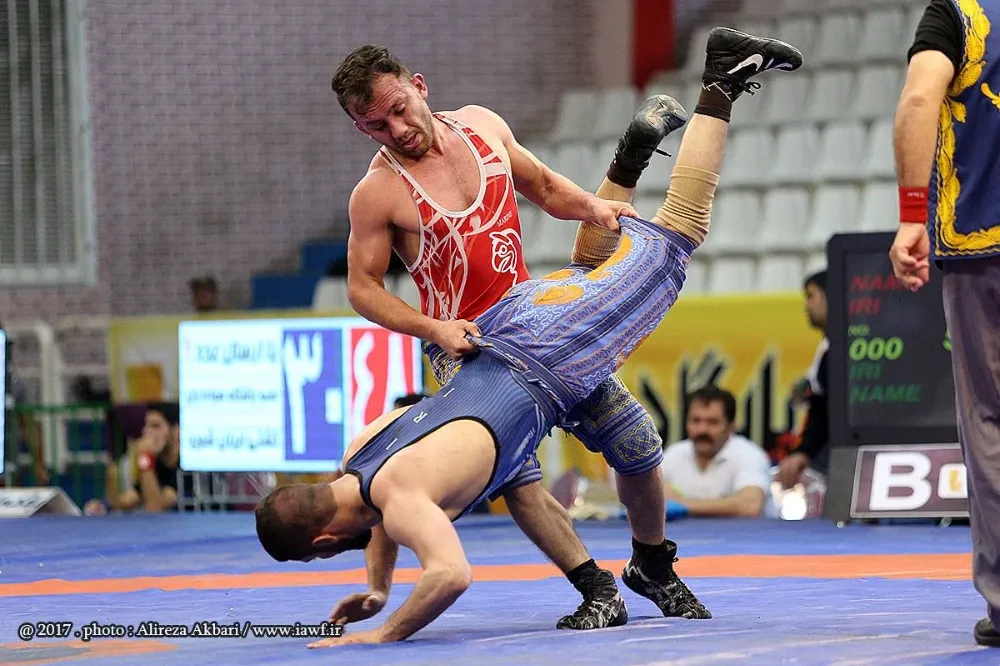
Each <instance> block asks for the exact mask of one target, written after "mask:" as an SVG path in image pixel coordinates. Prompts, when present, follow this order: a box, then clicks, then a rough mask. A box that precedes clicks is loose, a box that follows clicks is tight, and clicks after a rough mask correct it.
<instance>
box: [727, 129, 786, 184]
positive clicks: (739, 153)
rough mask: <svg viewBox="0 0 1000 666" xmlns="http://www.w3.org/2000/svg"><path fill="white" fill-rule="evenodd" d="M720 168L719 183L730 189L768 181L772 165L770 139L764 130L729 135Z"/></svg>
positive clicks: (771, 143) (751, 130)
mask: <svg viewBox="0 0 1000 666" xmlns="http://www.w3.org/2000/svg"><path fill="white" fill-rule="evenodd" d="M731 137H732V138H731V139H730V140H729V145H728V146H727V148H726V160H725V162H724V164H723V166H722V175H721V178H722V182H725V183H726V184H727V185H730V186H740V185H744V186H750V185H762V184H765V183H767V182H768V171H769V167H770V166H771V165H772V164H773V154H772V153H773V151H774V136H773V135H772V134H771V132H770V131H768V130H765V129H748V130H742V131H739V132H735V131H734V132H733V133H732V134H731Z"/></svg>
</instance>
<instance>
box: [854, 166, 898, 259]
mask: <svg viewBox="0 0 1000 666" xmlns="http://www.w3.org/2000/svg"><path fill="white" fill-rule="evenodd" d="M860 220H861V223H860V225H859V226H860V229H859V231H894V230H895V229H896V228H897V227H898V226H899V193H898V190H897V189H896V183H895V182H892V181H889V182H880V183H871V184H869V185H867V186H866V187H865V189H864V193H863V194H862V195H861V215H860ZM886 251H888V249H887V250H886Z"/></svg>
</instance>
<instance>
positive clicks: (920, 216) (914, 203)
mask: <svg viewBox="0 0 1000 666" xmlns="http://www.w3.org/2000/svg"><path fill="white" fill-rule="evenodd" d="M928 190H929V188H926V187H901V188H899V221H900V222H904V223H911V224H927V193H928Z"/></svg>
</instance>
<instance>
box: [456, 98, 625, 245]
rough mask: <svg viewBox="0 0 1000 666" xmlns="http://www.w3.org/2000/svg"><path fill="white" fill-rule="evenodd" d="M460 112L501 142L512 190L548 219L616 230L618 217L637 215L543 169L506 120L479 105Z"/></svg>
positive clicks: (618, 203) (623, 204) (541, 164)
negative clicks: (574, 221)
mask: <svg viewBox="0 0 1000 666" xmlns="http://www.w3.org/2000/svg"><path fill="white" fill-rule="evenodd" d="M462 112H463V113H465V114H468V115H469V116H470V117H475V118H476V119H478V120H479V124H481V125H483V126H485V127H487V128H488V129H489V130H490V133H491V134H493V135H494V136H496V137H497V139H498V140H499V141H501V142H502V143H503V146H504V148H505V149H506V150H507V154H508V155H509V156H510V171H511V176H512V178H513V180H514V188H515V189H516V190H517V191H518V192H520V193H521V194H522V195H524V197H525V198H526V199H528V200H529V201H531V202H532V203H534V204H536V205H537V206H538V207H539V208H541V209H542V210H544V211H545V212H546V213H548V214H549V215H551V216H552V217H554V218H557V219H560V220H583V221H585V222H593V223H595V224H600V225H601V226H603V227H607V228H609V229H618V216H619V215H637V213H636V212H635V210H633V209H632V207H631V206H630V205H629V204H627V203H622V202H617V201H607V200H605V199H601V198H600V197H598V196H597V195H595V194H591V193H590V192H587V191H586V190H584V189H583V188H581V187H580V186H579V185H577V184H576V183H574V182H573V181H571V180H570V179H569V178H566V177H565V176H563V175H561V174H558V173H556V172H555V171H553V170H552V169H550V168H549V167H547V166H546V165H545V164H543V163H542V162H541V160H539V159H538V158H537V157H536V156H535V155H533V154H532V153H531V151H529V150H528V149H527V148H525V147H524V146H522V145H521V144H520V143H518V141H517V139H516V138H515V137H514V133H513V132H512V131H511V129H510V127H509V126H508V125H507V123H506V121H504V119H503V118H501V117H500V116H499V115H497V114H496V113H494V112H493V111H490V110H489V109H487V108H485V107H481V106H467V107H464V108H463V109H462Z"/></svg>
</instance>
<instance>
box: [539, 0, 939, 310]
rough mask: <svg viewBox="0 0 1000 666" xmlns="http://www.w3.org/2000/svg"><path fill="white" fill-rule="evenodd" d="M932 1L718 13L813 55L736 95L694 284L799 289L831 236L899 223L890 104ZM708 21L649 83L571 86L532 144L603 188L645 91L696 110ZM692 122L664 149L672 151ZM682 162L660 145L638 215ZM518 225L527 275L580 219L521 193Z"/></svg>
mask: <svg viewBox="0 0 1000 666" xmlns="http://www.w3.org/2000/svg"><path fill="white" fill-rule="evenodd" d="M925 7H926V1H924V0H744V1H743V3H742V8H739V9H738V10H737V11H736V13H734V14H733V15H731V16H729V17H728V18H726V17H718V18H715V19H713V23H712V25H729V26H732V27H734V28H737V29H740V30H745V31H747V32H752V33H756V34H761V33H764V34H766V35H768V36H772V37H777V38H779V39H784V40H786V41H789V42H791V43H793V44H795V45H796V46H798V47H799V48H800V49H801V50H802V52H803V55H804V57H805V61H806V64H805V67H803V69H802V70H801V71H799V72H796V73H794V74H785V73H782V72H774V73H772V74H767V75H765V76H762V77H761V78H760V82H761V84H762V85H763V89H762V90H761V91H759V92H758V94H757V95H754V96H751V95H744V96H743V97H742V98H741V99H740V100H739V101H738V102H737V103H736V108H735V109H734V114H733V121H732V123H731V126H730V136H729V142H728V144H727V148H726V161H725V164H724V166H723V169H722V183H721V185H720V187H719V191H718V193H717V194H716V199H715V204H714V207H713V212H712V230H711V233H710V235H709V240H708V241H707V242H706V243H705V245H704V246H703V247H702V248H700V249H699V251H698V254H697V255H696V257H695V260H694V261H693V262H692V264H691V266H690V268H689V276H688V281H687V284H686V286H685V291H686V292H705V293H745V292H754V291H758V292H759V291H785V290H797V289H800V288H801V282H802V278H803V277H804V276H805V275H806V274H807V273H809V272H812V271H814V270H817V269H818V268H821V267H822V266H823V265H824V264H825V255H824V252H825V248H826V243H827V241H828V240H829V238H830V236H831V235H832V234H835V233H838V232H850V231H880V230H891V229H892V228H893V227H894V226H895V219H896V216H897V211H896V205H897V204H896V193H895V169H894V164H893V154H892V130H893V127H892V122H893V113H894V111H895V106H896V102H897V100H898V98H899V92H900V90H901V89H902V85H903V80H904V76H905V67H906V52H907V50H908V48H909V45H910V43H911V42H912V40H913V35H914V31H915V30H916V27H917V23H918V22H919V20H920V17H921V16H922V14H923V10H924V8H925ZM710 28H711V25H702V26H698V27H697V28H695V29H694V30H692V31H690V40H689V43H688V44H687V45H686V46H684V47H683V48H682V50H681V53H682V54H686V57H684V59H683V61H682V62H681V63H680V64H679V66H678V68H677V69H676V70H673V71H664V72H659V73H657V74H656V75H654V76H653V77H651V79H650V82H649V83H648V85H647V86H646V88H645V90H632V89H621V88H616V89H607V90H596V89H595V90H585V89H584V90H579V89H578V90H573V91H570V92H568V93H566V94H565V95H564V97H563V99H562V102H561V104H560V107H559V112H558V113H557V119H556V121H555V123H554V124H553V127H552V130H551V131H550V132H549V133H548V134H547V135H546V136H542V137H535V138H534V140H533V141H532V142H529V144H528V145H529V146H530V148H531V150H532V151H534V152H535V153H536V154H537V155H539V157H540V158H542V159H543V161H545V162H546V163H547V164H549V165H550V166H552V167H553V168H554V169H556V170H557V171H559V172H560V173H563V174H565V175H566V176H568V177H570V178H572V179H573V180H574V181H575V182H577V183H578V184H580V185H581V186H582V187H584V188H586V189H588V190H591V191H592V190H594V189H595V188H596V187H597V185H598V184H599V183H600V182H601V179H602V178H603V176H604V171H605V169H606V168H607V165H608V162H609V161H610V160H611V157H612V155H613V152H614V146H615V143H616V141H617V137H618V136H619V135H620V133H621V131H622V129H624V126H625V123H627V122H628V119H629V118H630V116H631V114H632V112H633V111H634V108H635V106H636V105H638V104H639V103H640V102H641V101H642V99H643V98H644V97H645V96H647V95H650V94H653V93H666V94H669V95H673V96H674V97H676V98H677V99H678V101H680V102H681V104H683V105H684V107H685V108H686V109H687V110H688V112H689V114H690V113H691V112H692V111H693V110H694V106H695V103H696V102H697V98H698V94H699V90H700V83H699V77H700V74H701V71H702V68H703V66H704V62H705V57H704V45H705V41H706V38H707V34H708V31H709V29H710ZM683 132H684V130H683V129H682V130H680V131H678V132H675V133H674V134H673V135H671V136H670V137H668V138H667V139H666V140H665V141H664V142H663V145H661V149H662V150H665V151H667V152H669V153H671V154H672V155H674V156H675V157H676V155H677V149H678V147H679V145H680V141H681V138H682V136H683ZM673 163H674V160H673V158H667V157H663V156H660V155H654V157H653V161H652V163H651V164H650V167H649V168H648V169H647V171H646V173H645V174H644V175H643V177H642V180H640V182H639V187H638V191H637V194H636V202H635V207H636V209H637V210H638V211H639V212H640V213H641V214H642V215H644V216H651V215H652V214H653V213H654V212H655V211H656V209H657V208H658V207H659V205H660V203H661V201H662V199H663V195H664V192H665V190H666V188H667V187H668V186H669V184H670V169H671V167H672V165H673ZM522 225H523V227H524V235H525V253H526V259H527V260H528V263H529V268H531V272H532V274H538V273H539V272H540V271H542V270H544V269H547V268H549V267H551V266H554V265H559V264H562V263H565V260H566V257H567V254H568V252H569V249H570V248H571V247H572V242H573V235H574V234H575V232H576V227H575V225H573V224H566V223H564V222H559V221H557V220H552V219H550V218H548V216H547V215H545V213H543V212H542V211H540V210H538V209H537V208H536V207H534V206H532V205H531V204H528V203H526V202H522Z"/></svg>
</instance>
